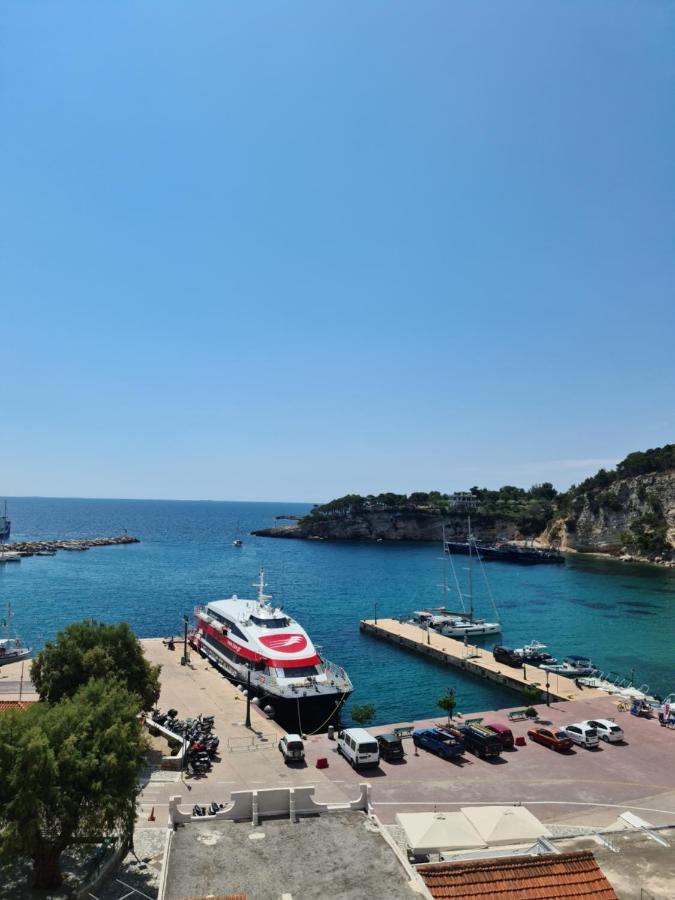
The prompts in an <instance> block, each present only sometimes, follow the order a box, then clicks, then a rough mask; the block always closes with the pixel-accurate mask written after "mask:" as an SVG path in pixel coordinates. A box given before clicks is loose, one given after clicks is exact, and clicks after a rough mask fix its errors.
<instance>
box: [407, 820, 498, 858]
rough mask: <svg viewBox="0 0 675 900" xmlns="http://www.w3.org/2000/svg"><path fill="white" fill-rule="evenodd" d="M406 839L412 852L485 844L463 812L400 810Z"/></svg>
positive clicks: (437, 851) (438, 850) (472, 846)
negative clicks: (411, 811) (410, 811)
mask: <svg viewBox="0 0 675 900" xmlns="http://www.w3.org/2000/svg"><path fill="white" fill-rule="evenodd" d="M396 821H397V823H398V824H399V825H400V826H401V828H403V831H404V832H405V837H406V843H407V845H408V847H409V848H410V849H411V850H412V852H413V853H418V854H421V853H441V852H442V851H443V850H470V849H474V848H477V849H480V848H483V847H485V846H486V845H485V841H484V840H483V839H482V838H481V836H480V834H478V832H477V831H476V829H475V828H474V827H473V825H472V824H471V822H469V820H468V819H467V817H466V816H465V815H464V814H463V813H461V812H445V813H431V812H421V813H397V814H396Z"/></svg>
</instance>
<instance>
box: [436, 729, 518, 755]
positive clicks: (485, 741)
mask: <svg viewBox="0 0 675 900" xmlns="http://www.w3.org/2000/svg"><path fill="white" fill-rule="evenodd" d="M442 730H443V731H447V732H448V734H451V735H452V736H453V737H455V738H457V740H460V741H463V743H464V744H465V746H466V749H467V750H470V751H471V753H473V754H474V755H475V756H479V757H480V758H481V759H485V758H487V757H495V756H499V755H500V754H501V752H502V747H503V745H502V742H501V740H500V738H499V736H498V735H496V734H495V733H494V731H491V730H490V729H489V728H485V726H483V725H457V726H452V725H444V726H442Z"/></svg>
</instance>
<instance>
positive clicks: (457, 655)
mask: <svg viewBox="0 0 675 900" xmlns="http://www.w3.org/2000/svg"><path fill="white" fill-rule="evenodd" d="M359 627H360V629H361V631H363V632H364V633H365V634H370V635H373V637H377V638H381V639H382V640H385V641H388V642H389V643H390V644H396V645H397V646H399V647H405V648H406V649H407V650H410V651H412V652H415V653H419V654H421V655H422V656H427V657H430V658H431V659H434V660H436V661H437V662H441V663H445V664H446V665H449V666H455V667H456V668H459V669H462V670H463V671H464V672H466V673H467V674H469V675H474V676H476V677H477V678H481V679H483V680H487V681H492V682H493V683H494V684H498V685H501V686H502V687H507V688H512V689H513V690H515V691H522V689H523V687H524V686H525V685H527V684H532V685H537V686H538V687H539V688H540V690H541V691H542V693H545V692H546V691H547V690H548V693H549V694H550V695H551V697H553V698H555V699H556V700H578V699H579V698H580V697H584V698H588V697H590V696H596V697H605V696H607V695H606V693H605V692H604V691H600V690H597V689H594V688H579V687H577V685H576V684H575V682H574V679H572V678H567V677H565V676H564V675H556V674H555V673H553V672H551V673H550V674H549V677H548V688H547V687H546V675H547V673H546V672H544V671H543V670H542V669H540V668H538V667H537V666H530V665H524V666H523V667H522V668H519V669H514V668H512V667H511V666H507V665H504V664H503V663H498V662H497V661H496V660H495V658H494V657H493V655H492V651H491V650H486V649H485V648H483V647H476V646H473V645H471V644H465V643H464V642H463V641H458V640H455V639H454V638H450V637H445V635H442V634H439V633H438V632H436V631H433V630H432V631H426V630H425V629H422V628H418V627H417V626H416V625H410V624H409V623H407V622H399V621H398V619H377V620H375V619H363V620H362V621H361V622H360V623H359Z"/></svg>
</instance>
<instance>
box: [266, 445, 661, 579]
mask: <svg viewBox="0 0 675 900" xmlns="http://www.w3.org/2000/svg"><path fill="white" fill-rule="evenodd" d="M468 514H470V515H471V530H472V532H473V533H474V535H475V536H476V537H477V538H478V539H479V540H481V541H486V542H490V541H495V540H507V541H521V540H528V541H529V540H535V541H536V542H538V543H539V544H540V545H541V546H545V547H546V546H548V547H557V548H560V549H562V550H568V551H578V552H582V553H607V554H611V555H613V556H617V557H620V558H623V559H638V560H648V561H652V562H658V563H661V564H664V565H673V566H675V444H667V445H666V446H664V447H657V448H655V449H652V450H645V451H638V452H635V453H630V454H629V455H628V456H627V457H626V458H625V459H624V460H622V461H621V462H620V463H618V464H617V466H616V468H615V469H612V470H610V471H606V470H605V469H600V471H599V472H597V473H596V474H595V475H593V476H592V477H590V478H587V479H586V480H585V481H583V482H582V483H581V484H580V485H578V486H573V487H572V488H570V490H569V491H567V492H566V493H564V494H559V493H558V492H557V491H556V490H555V489H554V488H553V485H551V484H549V483H548V482H545V483H544V484H540V485H533V486H532V487H531V488H530V489H529V490H528V491H525V490H524V489H522V488H517V487H513V486H509V485H505V486H504V487H501V488H499V490H496V491H495V490H488V489H486V488H478V487H473V488H471V490H470V491H465V492H461V493H457V494H453V495H452V496H449V495H447V494H441V493H439V492H436V491H432V492H430V493H424V492H416V493H413V494H410V495H408V496H406V495H405V494H391V493H389V494H378V495H377V496H372V495H368V496H367V497H361V496H359V495H358V494H348V495H346V496H344V497H340V498H338V499H336V500H331V501H330V502H329V503H325V504H323V505H322V506H317V507H315V508H314V509H313V510H312V512H311V513H310V515H308V516H306V517H305V518H304V519H301V520H300V521H299V522H297V523H295V524H293V525H282V526H278V527H276V528H266V529H263V530H261V531H255V532H253V533H254V534H257V535H260V536H263V537H282V538H283V537H285V538H304V539H307V540H334V541H335V540H338V541H439V542H440V540H441V539H442V534H443V529H444V528H445V533H446V537H447V538H448V540H464V539H465V538H466V531H467V524H466V519H467V515H468Z"/></svg>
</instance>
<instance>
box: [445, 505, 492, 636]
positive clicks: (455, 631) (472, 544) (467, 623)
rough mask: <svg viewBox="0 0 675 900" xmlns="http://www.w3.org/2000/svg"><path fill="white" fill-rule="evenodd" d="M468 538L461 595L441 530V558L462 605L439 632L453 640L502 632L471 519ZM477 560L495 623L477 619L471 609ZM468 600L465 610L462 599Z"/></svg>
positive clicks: (450, 556) (446, 543)
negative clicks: (448, 567) (465, 580)
mask: <svg viewBox="0 0 675 900" xmlns="http://www.w3.org/2000/svg"><path fill="white" fill-rule="evenodd" d="M468 532H469V533H468V537H467V541H468V544H469V566H468V587H469V590H468V594H466V595H465V594H463V593H462V590H461V588H460V586H459V580H458V579H457V573H456V572H455V567H454V564H453V562H452V554H451V553H450V549H449V547H448V542H447V541H446V539H445V529H443V558H444V559H445V560H447V561H448V562H449V563H450V565H451V566H452V574H453V577H454V580H455V586H456V588H457V594H458V596H459V600H460V603H461V604H462V612H461V613H452V614H450V616H449V617H448V619H447V620H446V621H444V622H443V623H442V624H441V626H440V628H439V631H440V632H441V634H444V635H446V637H453V638H457V637H458V638H464V637H466V638H469V637H481V636H482V635H486V634H499V633H500V631H501V630H502V626H501V624H500V622H499V617H498V616H497V607H496V606H495V601H494V598H493V596H492V591H491V590H490V583H489V582H488V580H487V575H486V573H485V569H484V568H483V562H482V560H481V558H480V554H479V553H478V550H477V548H476V539H475V538H474V536H473V535H472V534H471V519H469V520H468ZM474 556H475V557H477V558H478V562H479V564H480V567H481V570H482V572H483V578H484V579H485V586H486V588H487V592H488V596H489V597H490V601H491V603H492V608H493V610H494V612H495V618H496V619H497V621H496V622H486V621H485V619H477V618H475V616H474V608H473V599H474V598H473V557H474ZM465 597H466V599H467V600H468V602H469V608H468V610H467V609H466V606H465V603H464V599H465Z"/></svg>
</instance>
